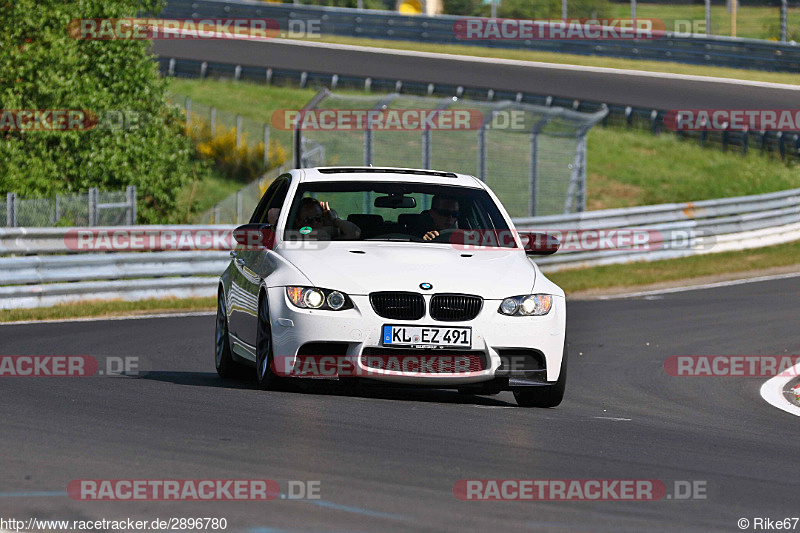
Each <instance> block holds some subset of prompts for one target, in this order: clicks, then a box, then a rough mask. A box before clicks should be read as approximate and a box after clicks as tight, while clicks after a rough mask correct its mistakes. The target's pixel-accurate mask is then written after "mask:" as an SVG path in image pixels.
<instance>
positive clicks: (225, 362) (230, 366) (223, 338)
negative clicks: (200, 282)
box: [214, 289, 237, 378]
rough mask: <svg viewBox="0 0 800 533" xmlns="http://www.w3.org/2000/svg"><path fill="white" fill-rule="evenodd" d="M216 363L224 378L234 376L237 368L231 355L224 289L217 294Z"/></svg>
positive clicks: (218, 371)
mask: <svg viewBox="0 0 800 533" xmlns="http://www.w3.org/2000/svg"><path fill="white" fill-rule="evenodd" d="M214 341H215V342H214V364H215V366H216V367H217V374H219V375H220V377H223V378H230V377H233V376H234V375H235V373H236V370H237V368H236V367H237V365H236V362H235V361H234V360H233V357H232V355H231V340H230V336H229V335H228V315H227V312H226V308H225V293H224V291H223V290H222V289H220V290H219V294H218V295H217V328H216V333H215V337H214Z"/></svg>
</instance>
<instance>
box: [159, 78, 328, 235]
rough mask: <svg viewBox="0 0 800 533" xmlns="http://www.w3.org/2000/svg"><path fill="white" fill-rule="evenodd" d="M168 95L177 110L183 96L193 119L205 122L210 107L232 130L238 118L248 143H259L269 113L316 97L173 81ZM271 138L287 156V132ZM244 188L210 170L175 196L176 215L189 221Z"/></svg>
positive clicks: (305, 91) (274, 132)
mask: <svg viewBox="0 0 800 533" xmlns="http://www.w3.org/2000/svg"><path fill="white" fill-rule="evenodd" d="M169 92H170V95H169V100H170V102H171V103H173V104H174V105H179V106H181V108H183V106H184V105H185V99H186V97H187V96H188V97H189V98H190V99H191V101H192V117H194V119H197V118H202V119H203V120H206V121H208V120H209V119H210V117H209V109H210V107H211V106H213V107H216V108H217V110H218V111H217V125H218V127H223V126H224V127H227V128H232V127H234V126H235V124H236V115H242V117H244V121H243V126H244V128H243V129H244V132H245V134H246V135H247V139H248V140H249V141H250V142H251V143H252V142H255V143H257V142H260V141H261V139H262V135H263V124H264V123H269V122H270V117H271V116H272V113H273V111H276V110H278V109H300V108H302V107H303V106H304V105H305V104H306V102H308V101H309V100H310V99H311V97H312V96H314V94H315V93H316V91H315V90H313V89H292V88H284V87H274V86H269V87H268V86H263V85H256V84H251V83H234V82H223V81H199V80H183V79H175V78H173V79H171V80H170V84H169ZM272 135H273V138H274V139H276V140H278V141H279V142H280V143H281V144H282V145H283V147H284V148H285V149H286V150H287V152H288V153H291V147H292V144H291V142H292V139H291V134H290V132H282V131H277V130H274V129H273V130H272ZM245 185H246V184H245V183H242V182H240V181H237V180H234V179H230V178H227V177H225V176H223V175H222V174H221V173H220V172H218V171H216V170H215V169H211V170H210V171H209V172H208V173H207V174H206V175H203V176H200V177H198V179H196V180H195V181H194V182H193V183H190V184H188V185H187V186H185V187H184V188H183V189H182V190H181V191H180V192H179V194H178V207H177V211H178V213H179V215H180V216H182V217H184V219H185V220H187V221H188V220H192V218H193V215H194V214H197V213H202V212H204V211H206V210H207V209H210V208H211V207H213V206H214V205H216V204H217V203H218V202H220V201H221V200H224V199H225V198H227V197H228V196H229V195H231V194H233V193H235V192H236V191H237V190H239V189H241V188H242V187H244V186H245Z"/></svg>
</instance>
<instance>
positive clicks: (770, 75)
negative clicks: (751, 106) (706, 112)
mask: <svg viewBox="0 0 800 533" xmlns="http://www.w3.org/2000/svg"><path fill="white" fill-rule="evenodd" d="M641 16H643V15H641ZM307 40H310V41H315V42H329V43H339V44H352V45H359V46H367V47H370V48H389V49H395V50H414V51H419V52H435V53H442V54H454V55H467V56H477V57H489V58H499V59H517V60H520V61H542V62H546V63H559V64H568V65H584V66H591V67H607V68H618V69H633V70H645V71H648V72H671V73H674V74H691V75H696V76H714V77H719V78H732V79H742V80H752V81H765V82H772V83H788V84H793V85H797V84H799V83H800V75H798V74H792V73H786V72H767V71H760V70H745V69H735V68H726V67H713V66H705V65H688V64H684V63H672V62H668V61H643V60H638V59H621V58H616V57H601V56H585V55H575V54H559V53H555V52H540V51H535V50H514V49H503V48H485V47H482V46H474V45H458V44H438V43H418V42H413V41H392V40H381V39H361V38H357V37H339V36H328V35H325V36H322V37H320V38H315V39H307Z"/></svg>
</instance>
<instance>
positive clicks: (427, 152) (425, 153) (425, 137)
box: [422, 128, 431, 169]
mask: <svg viewBox="0 0 800 533" xmlns="http://www.w3.org/2000/svg"><path fill="white" fill-rule="evenodd" d="M422 168H424V169H430V168H431V130H429V129H427V128H426V129H424V130H423V131H422Z"/></svg>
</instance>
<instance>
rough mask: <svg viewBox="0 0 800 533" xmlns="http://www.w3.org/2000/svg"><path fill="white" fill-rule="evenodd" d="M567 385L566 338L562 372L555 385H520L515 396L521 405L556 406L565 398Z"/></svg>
mask: <svg viewBox="0 0 800 533" xmlns="http://www.w3.org/2000/svg"><path fill="white" fill-rule="evenodd" d="M566 385H567V340H566V339H564V355H562V357H561V372H560V373H559V375H558V380H557V381H556V382H555V383H554V384H553V385H541V386H536V387H518V388H515V389H514V398H515V399H516V400H517V405H519V406H520V407H555V406H557V405H558V404H560V403H561V400H563V399H564V390H565V389H566Z"/></svg>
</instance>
